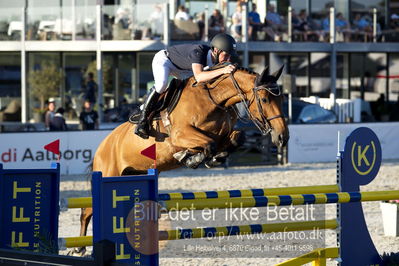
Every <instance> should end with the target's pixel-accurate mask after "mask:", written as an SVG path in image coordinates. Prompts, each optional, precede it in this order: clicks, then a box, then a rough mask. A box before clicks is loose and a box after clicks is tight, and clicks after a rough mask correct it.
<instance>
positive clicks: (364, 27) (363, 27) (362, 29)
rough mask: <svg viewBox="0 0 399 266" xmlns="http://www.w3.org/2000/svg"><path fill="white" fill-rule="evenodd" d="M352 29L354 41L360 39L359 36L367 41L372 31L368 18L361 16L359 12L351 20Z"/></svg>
mask: <svg viewBox="0 0 399 266" xmlns="http://www.w3.org/2000/svg"><path fill="white" fill-rule="evenodd" d="M353 30H354V34H353V35H354V36H353V37H354V40H355V41H360V40H361V39H360V38H359V37H363V40H364V41H367V39H368V37H371V35H372V32H373V27H372V25H371V22H370V19H369V18H368V17H367V16H362V15H361V14H359V13H357V14H356V15H355V19H354V20H353ZM363 40H362V41H363Z"/></svg>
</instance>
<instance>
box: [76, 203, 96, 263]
mask: <svg viewBox="0 0 399 266" xmlns="http://www.w3.org/2000/svg"><path fill="white" fill-rule="evenodd" d="M92 216H93V209H92V208H82V209H81V213H80V236H86V234H87V227H88V226H89V223H90V219H91V217H92ZM85 253H86V247H78V248H75V249H74V250H73V251H72V252H71V254H76V255H80V256H83V255H84V254H85Z"/></svg>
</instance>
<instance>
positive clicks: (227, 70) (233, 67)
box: [223, 64, 236, 74]
mask: <svg viewBox="0 0 399 266" xmlns="http://www.w3.org/2000/svg"><path fill="white" fill-rule="evenodd" d="M235 70H236V65H233V64H231V65H228V66H225V67H224V68H223V74H230V73H232V72H234V71H235Z"/></svg>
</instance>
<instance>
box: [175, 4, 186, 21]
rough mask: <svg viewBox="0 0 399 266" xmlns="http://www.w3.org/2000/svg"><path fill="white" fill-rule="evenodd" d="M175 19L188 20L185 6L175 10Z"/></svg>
mask: <svg viewBox="0 0 399 266" xmlns="http://www.w3.org/2000/svg"><path fill="white" fill-rule="evenodd" d="M175 19H179V20H190V15H189V14H188V12H187V9H186V7H185V6H179V7H178V9H177V13H176V15H175Z"/></svg>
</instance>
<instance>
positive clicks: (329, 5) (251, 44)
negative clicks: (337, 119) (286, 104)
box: [0, 0, 399, 123]
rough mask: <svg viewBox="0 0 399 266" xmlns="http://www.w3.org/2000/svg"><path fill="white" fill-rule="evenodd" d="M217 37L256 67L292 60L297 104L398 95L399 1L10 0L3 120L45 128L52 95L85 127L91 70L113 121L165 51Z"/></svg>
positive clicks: (3, 15) (0, 32)
mask: <svg viewBox="0 0 399 266" xmlns="http://www.w3.org/2000/svg"><path fill="white" fill-rule="evenodd" d="M253 4H256V7H257V8H256V12H257V13H254V12H252V11H254V10H253V8H254V7H253ZM180 6H183V7H184V8H185V11H184V12H186V13H187V14H186V15H188V19H185V18H182V17H177V16H175V15H176V13H177V11H178V10H179V7H180ZM237 6H240V7H239V8H237ZM215 9H217V10H220V12H219V13H218V12H217V11H215ZM237 10H239V12H238V13H237ZM217 13H218V14H220V16H223V20H220V19H219V20H218V19H216V18H215V17H216V14H217ZM256 14H258V15H259V17H257V15H256ZM258 18H259V22H257V20H258ZM215 21H216V22H218V23H219V24H218V23H216V22H215ZM221 21H222V22H221ZM332 21H334V23H332ZM220 22H221V23H222V24H220ZM218 32H228V33H230V34H232V35H233V36H234V37H235V38H236V40H237V42H238V50H239V59H238V60H239V62H240V64H241V65H243V66H245V67H247V68H249V69H251V70H254V71H258V72H259V71H261V70H263V68H264V67H265V66H267V65H269V66H270V69H271V71H274V70H277V69H278V68H279V67H280V66H281V65H282V64H284V65H285V69H284V73H285V74H290V75H291V76H292V77H293V80H294V81H295V84H296V86H295V87H296V90H295V91H293V97H310V96H317V97H320V98H328V99H330V100H331V101H332V102H333V105H332V106H334V103H335V102H336V101H337V99H346V100H349V101H351V100H354V99H357V98H360V99H362V100H364V101H365V102H369V103H374V102H376V101H377V99H378V98H380V100H381V99H385V100H386V101H390V102H396V101H397V100H398V93H399V1H398V0H363V1H359V0H335V1H334V0H307V1H296V0H291V1H290V0H274V1H272V0H257V1H249V2H247V1H228V0H217V1H216V0H214V1H212V0H207V1H205V0H203V1H195V0H191V1H184V0H29V1H28V0H13V1H0V122H8V121H17V122H23V123H25V122H40V121H41V120H42V114H43V108H44V106H43V99H44V98H45V100H47V99H48V98H49V97H53V98H55V99H56V103H57V106H62V107H64V109H65V110H66V113H65V117H66V119H67V120H68V121H77V120H78V117H79V113H80V111H81V108H82V101H83V95H84V93H85V90H87V86H86V81H87V75H88V73H89V72H92V73H94V76H95V80H96V82H97V84H98V86H97V89H98V93H97V101H96V104H97V109H98V110H99V111H100V113H101V120H102V122H116V120H117V119H119V118H118V117H120V115H121V113H123V112H128V109H129V108H130V107H131V106H133V105H135V104H139V103H140V102H141V101H142V98H143V96H144V95H145V94H146V92H147V90H148V89H149V88H150V87H151V85H152V84H151V82H152V80H153V77H152V71H151V61H152V57H153V55H154V54H155V53H156V52H157V51H159V50H161V49H165V48H166V47H167V46H170V45H174V44H178V43H184V42H189V43H193V42H204V43H206V42H208V41H209V40H210V39H211V38H212V36H213V35H215V34H216V33H218ZM43 69H47V70H48V71H44V72H43V71H41V70H43ZM54 73H59V74H61V75H54ZM46 74H47V76H46ZM40 75H41V76H40ZM55 76H58V77H60V78H59V80H57V79H55V81H56V83H55V84H52V83H51V80H52V79H54V77H55ZM35 77H36V78H35ZM37 77H41V78H37ZM41 82H42V83H41ZM280 82H281V84H283V82H282V80H280ZM41 84H42V85H41ZM41 86H42V87H41ZM40 88H45V89H44V90H41V89H40ZM381 97H382V98H381ZM12 104H13V106H14V107H15V108H14V109H15V110H14V113H13V110H10V108H11V107H10V106H11V105H12ZM18 104H19V105H20V106H21V107H20V111H18V110H19V109H18ZM372 106H373V104H372ZM7 108H8V112H7V111H6V112H5V110H7ZM126 108H127V109H126ZM380 111H381V110H380Z"/></svg>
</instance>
